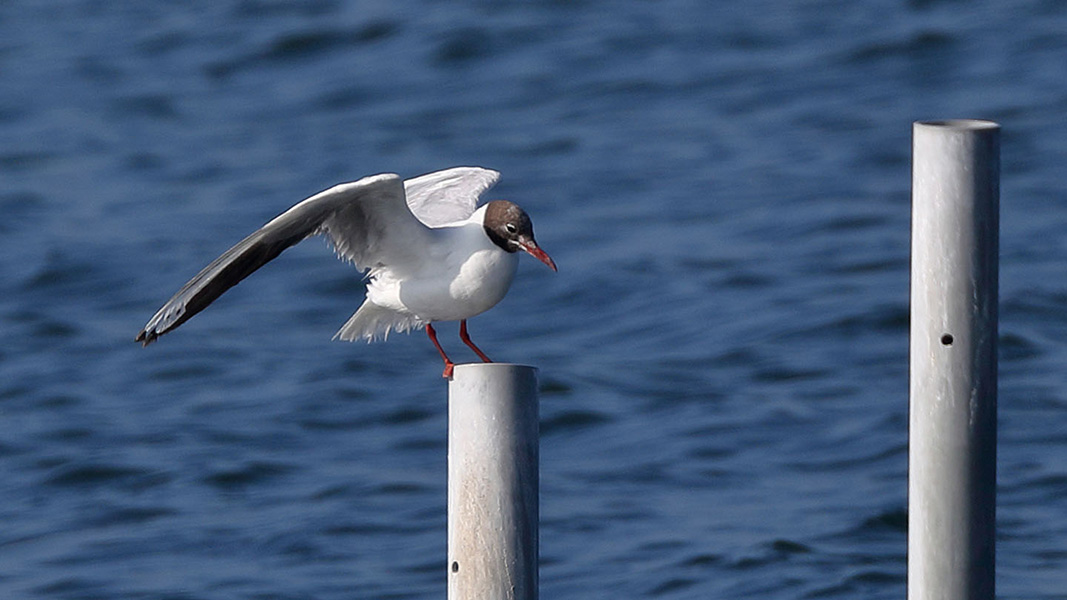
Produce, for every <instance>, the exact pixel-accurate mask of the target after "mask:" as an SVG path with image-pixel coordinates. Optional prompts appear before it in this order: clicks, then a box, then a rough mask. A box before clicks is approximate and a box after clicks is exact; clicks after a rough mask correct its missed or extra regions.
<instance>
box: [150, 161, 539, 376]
mask: <svg viewBox="0 0 1067 600" xmlns="http://www.w3.org/2000/svg"><path fill="white" fill-rule="evenodd" d="M498 177H499V173H497V172H496V171H491V170H488V169H482V168H478V167H457V168H453V169H447V170H445V171H438V172H435V173H429V174H427V175H423V176H421V177H416V178H414V179H410V180H407V181H401V179H400V177H399V176H397V175H393V174H383V175H373V176H370V177H365V178H363V179H360V180H359V181H355V182H352V183H344V184H340V185H337V186H334V187H332V188H330V189H328V190H326V191H324V192H321V193H319V194H316V195H314V196H312V197H310V198H308V199H307V200H304V201H303V202H301V203H299V204H297V205H296V206H294V207H292V208H291V209H289V210H288V211H286V212H284V213H282V214H281V215H279V216H278V217H277V218H275V219H273V220H272V221H270V222H268V223H267V224H266V225H264V226H263V227H262V228H260V229H259V230H257V231H256V232H254V233H253V234H252V235H250V236H248V237H247V238H245V239H244V240H242V241H240V242H239V243H237V245H235V246H234V247H232V248H230V249H229V250H227V251H226V252H225V253H224V254H223V255H222V256H220V257H219V258H217V259H215V260H214V261H213V262H212V263H211V264H210V265H208V266H207V267H205V268H204V270H202V271H201V272H200V273H199V274H197V275H196V277H194V278H193V279H191V280H190V281H189V282H188V283H186V284H185V286H183V287H182V288H181V289H180V290H179V291H178V292H177V293H176V294H175V295H174V297H172V298H171V299H170V300H169V301H168V302H167V303H166V304H164V305H163V307H162V308H160V309H159V311H158V312H157V313H156V314H155V316H153V317H152V318H151V319H150V320H149V321H148V324H147V325H145V327H144V329H142V330H141V332H140V333H139V334H138V336H137V341H140V342H142V343H143V344H144V345H146V346H147V345H148V344H150V343H152V342H153V341H155V339H156V338H158V337H159V336H160V335H163V334H164V333H167V332H168V331H170V330H172V329H174V328H176V327H178V326H179V325H181V324H182V323H184V322H185V321H187V320H188V319H189V318H190V317H192V316H193V315H195V314H196V313H197V312H199V311H201V310H203V309H204V308H206V307H207V306H208V305H209V304H210V303H211V302H212V301H214V300H215V299H216V298H218V297H219V296H220V295H222V293H223V292H225V291H226V290H228V289H229V288H231V287H233V286H234V285H236V284H237V283H238V282H240V281H241V280H242V279H244V278H245V277H247V276H248V275H250V274H251V273H252V272H253V271H255V270H256V269H258V268H259V267H261V266H263V265H264V264H266V263H267V262H269V261H271V260H272V259H274V258H275V257H276V256H278V254H280V253H281V252H282V251H283V250H285V249H286V248H288V247H290V246H292V245H294V244H296V243H298V242H300V241H301V240H303V239H305V238H307V237H310V236H313V235H317V234H322V235H325V236H327V237H328V238H329V239H330V240H331V241H332V242H333V244H334V248H335V249H336V250H337V253H338V255H339V256H341V257H343V258H345V259H347V260H349V261H351V262H352V263H354V264H355V265H356V267H357V268H359V269H360V270H365V271H366V272H367V281H368V282H367V297H366V300H365V301H364V302H363V304H362V305H361V306H360V308H359V310H357V311H356V313H355V314H354V315H352V318H351V319H349V320H348V322H347V323H345V325H344V326H343V327H341V329H340V330H339V331H338V332H337V335H336V336H335V337H339V338H341V339H343V340H357V339H365V340H368V341H370V340H374V339H378V338H385V337H386V336H388V334H389V332H391V331H409V330H411V329H417V328H421V327H424V326H425V327H426V329H427V332H428V333H429V335H430V338H431V340H433V342H434V345H435V346H437V349H438V350H439V351H440V352H441V356H442V358H443V359H444V360H445V366H446V368H445V372H446V375H448V374H450V373H451V365H452V362H451V361H450V360H449V359H448V357H447V356H446V355H445V353H444V351H443V350H442V349H441V347H440V345H439V344H438V343H437V340H436V335H435V333H434V330H433V327H432V325H431V323H433V322H435V321H460V322H461V328H460V336H461V338H463V341H464V342H465V343H467V345H469V346H470V347H471V348H472V349H474V351H475V352H477V353H478V355H479V356H480V357H481V358H482V359H483V360H485V361H488V360H489V359H488V358H487V357H486V356H485V354H484V353H482V352H481V350H479V349H478V348H477V347H476V346H474V344H473V343H472V342H470V339H469V337H468V336H467V332H466V319H468V318H470V317H473V316H475V315H478V314H481V313H483V312H485V311H486V310H488V309H490V308H492V307H493V306H494V305H496V304H497V303H498V302H500V300H501V299H503V297H504V295H505V294H506V293H507V291H508V288H509V287H510V286H511V282H512V280H513V279H514V276H515V270H516V267H517V266H518V255H517V254H516V252H517V251H519V250H522V251H524V252H527V253H529V254H531V255H532V256H534V257H535V258H537V259H538V260H540V261H542V262H544V263H545V264H546V265H548V266H549V267H551V268H552V269H553V270H555V268H556V267H555V264H554V263H553V262H552V259H551V258H549V257H548V255H547V254H545V253H544V251H542V250H541V249H540V248H539V247H538V246H537V243H536V241H534V237H533V228H532V225H531V223H530V219H529V217H528V216H527V215H526V213H525V212H523V211H522V209H521V208H519V207H518V206H516V205H514V204H512V203H510V202H505V201H502V200H497V201H493V202H490V203H489V204H486V205H484V206H482V207H477V203H478V199H479V197H480V196H481V194H482V193H483V192H484V191H485V190H487V189H488V188H489V187H491V186H492V185H493V184H494V183H495V182H496V180H497V179H498Z"/></svg>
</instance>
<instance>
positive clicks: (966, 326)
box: [908, 120, 1000, 600]
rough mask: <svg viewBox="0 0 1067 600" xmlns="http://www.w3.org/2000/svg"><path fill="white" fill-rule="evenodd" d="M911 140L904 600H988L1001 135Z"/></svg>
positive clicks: (965, 128)
mask: <svg viewBox="0 0 1067 600" xmlns="http://www.w3.org/2000/svg"><path fill="white" fill-rule="evenodd" d="M913 135H914V139H913V142H914V147H913V165H912V224H911V227H912V238H911V261H912V262H911V385H910V387H911V389H910V415H909V430H910V432H909V438H910V439H909V455H908V600H965V599H966V600H992V599H993V593H994V587H995V582H996V574H995V571H994V558H995V550H996V546H995V540H994V536H995V533H996V523H995V518H996V483H997V468H996V460H997V289H998V246H999V241H998V238H999V213H1000V126H999V125H997V124H996V123H992V122H989V121H973V120H959V121H937V122H919V123H915V124H914V129H913Z"/></svg>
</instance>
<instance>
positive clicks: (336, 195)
mask: <svg viewBox="0 0 1067 600" xmlns="http://www.w3.org/2000/svg"><path fill="white" fill-rule="evenodd" d="M319 233H325V234H327V235H329V237H330V238H331V239H332V241H333V243H334V245H335V247H336V248H337V251H338V253H339V254H341V255H343V256H345V257H346V258H348V259H349V260H351V261H352V262H354V263H356V266H357V267H360V268H370V267H373V266H375V265H376V264H378V263H384V264H391V263H393V262H402V261H404V260H407V259H408V258H409V257H410V247H411V245H412V244H418V243H420V242H422V241H423V238H424V236H427V235H429V230H428V229H427V228H426V227H425V226H424V225H422V224H421V223H419V221H418V220H416V219H415V217H414V215H412V214H411V212H410V211H409V210H408V209H407V206H406V204H405V202H404V188H403V187H402V185H401V181H400V177H399V176H397V175H394V174H382V175H374V176H371V177H365V178H363V179H360V180H359V181H355V182H352V183H344V184H341V185H337V186H334V187H332V188H330V189H328V190H326V191H324V192H320V193H318V194H316V195H314V196H312V197H310V198H308V199H307V200H304V201H303V202H301V203H299V204H297V205H296V206H294V207H292V208H291V209H289V210H287V211H286V212H284V213H282V214H281V215H279V216H278V217H277V218H275V219H273V220H272V221H270V222H269V223H267V224H266V225H264V226H263V227H262V228H260V229H259V230H257V231H256V232H254V233H253V234H252V235H250V236H248V237H246V238H245V239H243V240H241V241H240V242H238V243H237V244H236V245H235V246H233V247H232V248H230V249H229V250H227V251H226V252H224V253H223V254H222V256H220V257H218V258H216V259H215V260H214V261H212V262H211V264H209V265H208V266H207V267H205V268H204V269H203V270H202V271H200V273H198V274H197V275H196V277H193V278H192V279H191V280H189V282H188V283H186V284H185V285H184V286H182V288H181V289H180V290H178V292H177V293H176V294H174V296H173V297H172V298H171V299H170V300H168V301H167V303H166V304H164V305H163V307H162V308H160V309H159V311H158V312H157V313H156V314H155V316H153V317H152V318H151V319H150V320H149V321H148V323H147V324H146V325H145V326H144V329H142V330H141V332H140V333H139V334H138V335H137V338H136V340H137V341H139V342H142V343H143V344H144V345H145V346H147V345H148V344H150V343H152V342H153V341H155V339H156V338H158V337H159V336H161V335H163V334H164V333H167V332H168V331H170V330H172V329H174V328H176V327H178V326H179V325H181V324H182V323H184V322H185V321H188V320H189V319H190V318H191V317H192V316H193V315H195V314H196V313H198V312H200V311H201V310H203V309H204V308H206V307H207V306H208V305H209V304H211V303H212V302H213V301H214V300H215V299H216V298H218V297H219V296H221V295H222V294H223V293H224V292H225V291H226V290H228V289H230V288H231V287H233V286H235V285H237V284H238V283H239V282H240V281H241V280H242V279H244V278H245V277H248V276H249V275H251V274H252V273H253V272H254V271H256V269H259V268H260V267H262V266H263V265H265V264H267V263H268V262H270V261H271V260H273V259H274V258H275V257H277V256H278V255H279V254H281V253H282V252H283V251H284V250H285V249H286V248H289V247H290V246H293V245H294V244H297V243H298V242H300V241H301V240H304V239H306V238H307V237H309V236H312V235H315V234H319Z"/></svg>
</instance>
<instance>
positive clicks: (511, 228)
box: [504, 223, 519, 233]
mask: <svg viewBox="0 0 1067 600" xmlns="http://www.w3.org/2000/svg"><path fill="white" fill-rule="evenodd" d="M504 229H507V230H508V233H517V232H518V231H519V228H518V227H515V224H514V223H508V224H507V225H504Z"/></svg>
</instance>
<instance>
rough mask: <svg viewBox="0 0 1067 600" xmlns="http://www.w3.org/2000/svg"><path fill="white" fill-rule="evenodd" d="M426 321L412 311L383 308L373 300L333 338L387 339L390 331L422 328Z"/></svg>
mask: <svg viewBox="0 0 1067 600" xmlns="http://www.w3.org/2000/svg"><path fill="white" fill-rule="evenodd" d="M425 325H426V321H423V320H422V319H420V318H418V317H416V316H415V315H413V314H410V313H401V312H397V311H395V310H391V309H388V308H382V307H381V306H378V305H377V304H374V303H372V302H364V303H363V306H360V307H359V310H357V311H356V314H354V315H352V318H351V319H349V320H348V322H347V323H345V324H344V326H343V327H341V329H339V330H338V331H337V333H335V334H334V336H333V339H335V340H338V339H339V340H344V341H346V342H354V341H356V340H367V341H368V342H373V341H375V340H385V339H387V338H388V337H389V333H390V332H393V331H396V332H399V333H406V332H408V331H411V330H412V329H422V328H423V327H424V326H425Z"/></svg>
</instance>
